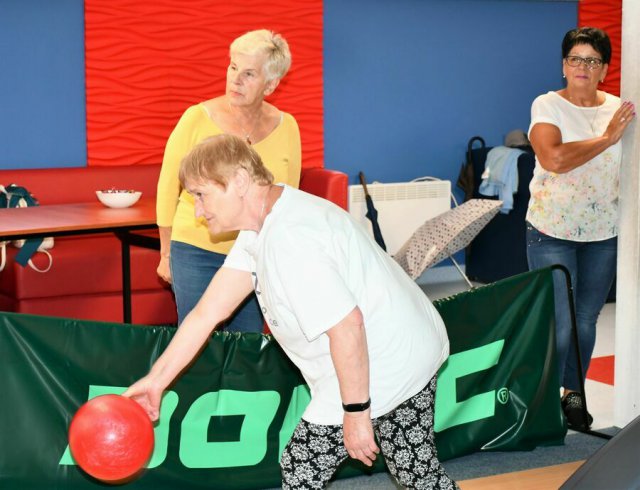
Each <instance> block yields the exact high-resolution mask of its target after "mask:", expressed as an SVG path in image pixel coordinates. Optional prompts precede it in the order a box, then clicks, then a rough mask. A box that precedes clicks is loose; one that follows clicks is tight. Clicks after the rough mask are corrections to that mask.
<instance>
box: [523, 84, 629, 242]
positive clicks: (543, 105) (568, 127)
mask: <svg viewBox="0 0 640 490" xmlns="http://www.w3.org/2000/svg"><path fill="white" fill-rule="evenodd" d="M618 107H620V99H619V98H618V97H616V96H614V95H610V94H606V98H605V102H604V104H602V105H601V106H597V107H580V106H576V105H574V104H572V103H571V102H569V101H568V100H566V99H565V98H564V97H562V96H560V95H559V94H558V93H556V92H548V93H546V94H544V95H541V96H539V97H538V98H536V100H534V102H533V105H532V106H531V125H530V126H529V132H531V129H532V128H533V126H535V125H536V124H537V123H549V124H553V125H554V126H556V127H557V128H558V129H560V132H561V134H562V141H563V142H564V143H568V142H571V141H581V140H586V139H590V138H594V137H596V136H600V135H602V133H604V131H605V129H606V128H607V125H608V124H609V121H610V120H611V117H612V116H613V114H614V113H615V111H616V110H617V109H618ZM620 160H621V144H620V142H618V143H616V144H615V145H613V146H611V147H609V148H607V149H606V150H605V151H603V152H602V153H600V154H599V155H598V156H596V157H595V158H593V159H592V160H590V161H588V162H587V163H585V164H584V165H581V166H580V167H578V168H576V169H573V170H571V171H570V172H567V173H563V174H557V173H554V172H549V171H547V170H545V169H544V168H542V166H541V165H540V162H538V160H537V158H536V166H535V169H534V172H533V178H532V179H531V183H530V184H529V190H530V191H531V199H530V200H529V209H528V210H527V221H529V222H530V223H531V224H532V225H533V226H534V227H535V228H536V229H537V230H538V231H540V232H542V233H544V234H545V235H549V236H552V237H554V238H560V239H563V240H572V241H577V242H589V241H598V240H606V239H607V238H612V237H614V236H616V235H617V234H618V178H619V170H620Z"/></svg>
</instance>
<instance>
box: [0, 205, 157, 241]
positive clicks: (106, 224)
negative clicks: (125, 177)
mask: <svg viewBox="0 0 640 490" xmlns="http://www.w3.org/2000/svg"><path fill="white" fill-rule="evenodd" d="M155 226H156V208H155V197H146V198H145V197H143V198H141V199H140V200H139V201H138V202H137V203H136V204H134V205H133V206H131V207H129V208H120V209H113V208H108V207H106V206H105V205H103V204H102V203H100V202H98V201H96V202H92V203H75V204H52V205H46V204H45V205H42V206H33V207H27V208H11V209H0V239H4V240H15V239H18V238H28V237H36V236H60V235H75V234H86V233H97V232H101V231H105V232H106V231H119V230H134V229H147V228H154V227H155Z"/></svg>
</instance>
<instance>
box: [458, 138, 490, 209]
mask: <svg viewBox="0 0 640 490" xmlns="http://www.w3.org/2000/svg"><path fill="white" fill-rule="evenodd" d="M476 141H478V142H480V145H481V146H480V148H484V147H485V143H484V139H482V138H481V137H480V136H474V137H473V138H471V139H470V140H469V143H467V155H466V161H465V162H464V163H463V164H462V167H461V168H460V173H459V174H458V181H457V182H456V185H457V186H458V187H459V188H460V189H462V190H463V191H464V200H465V201H468V200H469V199H471V198H472V197H473V188H474V183H475V175H474V171H473V158H472V156H471V150H472V149H473V144H474V143H475V142H476Z"/></svg>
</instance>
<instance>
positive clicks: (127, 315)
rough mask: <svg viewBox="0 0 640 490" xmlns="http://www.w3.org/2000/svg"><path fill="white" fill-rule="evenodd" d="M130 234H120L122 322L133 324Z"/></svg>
mask: <svg viewBox="0 0 640 490" xmlns="http://www.w3.org/2000/svg"><path fill="white" fill-rule="evenodd" d="M128 236H129V235H128V233H126V232H125V233H122V234H119V236H118V238H120V249H121V253H122V321H123V322H124V323H131V253H130V249H129V240H128Z"/></svg>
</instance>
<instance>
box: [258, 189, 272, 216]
mask: <svg viewBox="0 0 640 490" xmlns="http://www.w3.org/2000/svg"><path fill="white" fill-rule="evenodd" d="M270 192H271V186H269V188H268V189H267V192H266V193H265V195H264V199H263V200H262V208H261V209H260V221H262V224H264V217H265V216H264V212H265V211H266V209H267V198H268V197H269V193H270Z"/></svg>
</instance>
